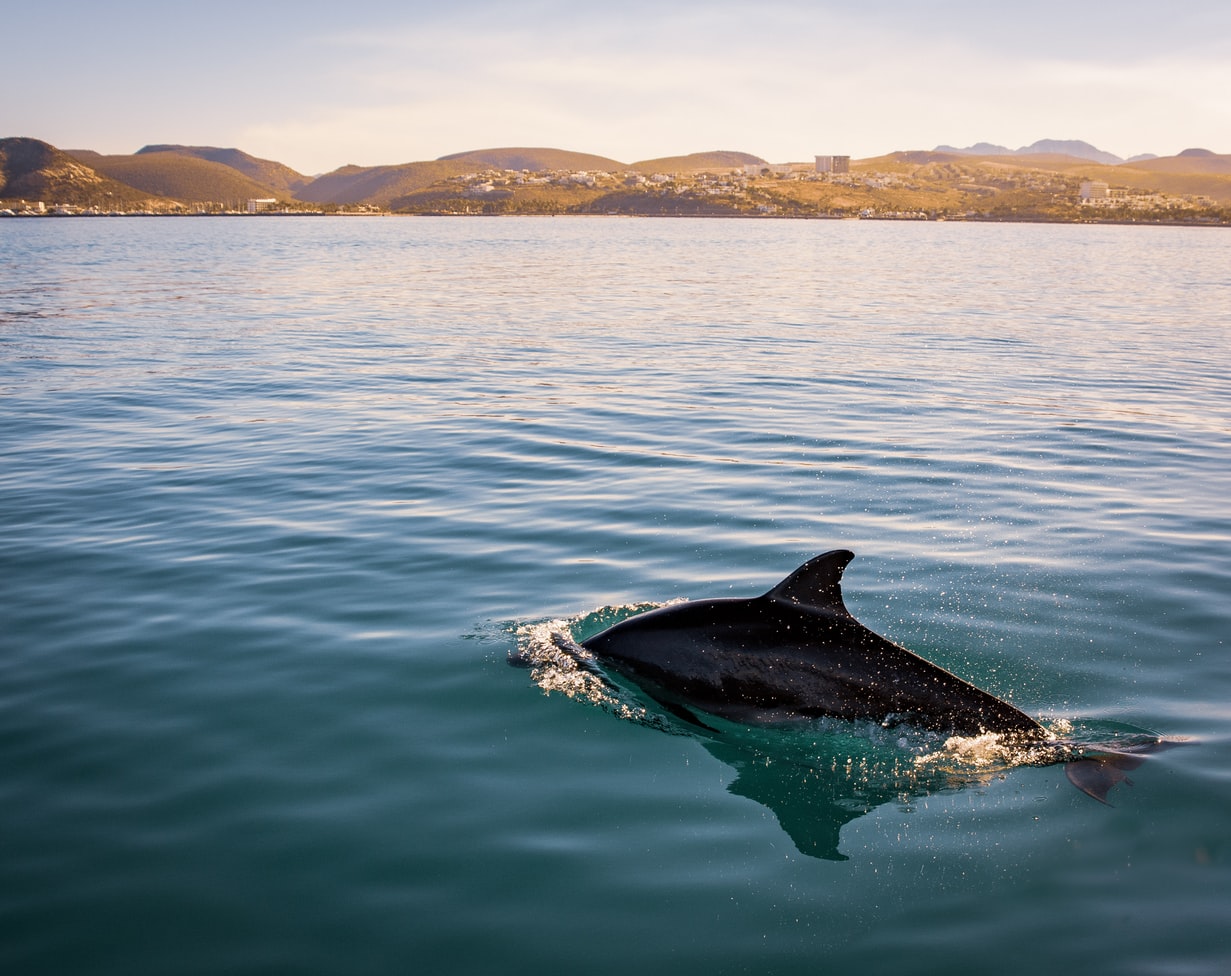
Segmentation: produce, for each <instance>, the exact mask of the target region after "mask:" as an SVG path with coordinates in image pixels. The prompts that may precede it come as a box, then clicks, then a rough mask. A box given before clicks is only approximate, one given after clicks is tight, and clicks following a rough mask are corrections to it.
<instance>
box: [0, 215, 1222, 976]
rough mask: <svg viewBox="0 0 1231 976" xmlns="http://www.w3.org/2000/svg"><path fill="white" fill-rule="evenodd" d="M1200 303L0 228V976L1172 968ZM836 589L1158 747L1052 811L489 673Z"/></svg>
mask: <svg viewBox="0 0 1231 976" xmlns="http://www.w3.org/2000/svg"><path fill="white" fill-rule="evenodd" d="M1229 308H1231V238H1229V237H1227V235H1226V234H1225V233H1220V232H1218V231H1210V230H1200V229H1176V228H1135V227H1085V226H1032V225H1004V226H1002V225H963V224H954V223H949V224H944V223H941V224H914V223H911V224H894V223H879V222H858V221H815V222H779V221H720V220H626V219H602V218H593V219H591V218H575V219H572V218H570V219H550V218H543V219H533V218H527V219H513V218H509V219H499V220H480V219H473V220H431V219H397V218H372V219H357V218H356V219H341V218H334V219H328V218H322V219H316V218H296V219H289V218H288V219H276V218H268V219H266V218H261V219H255V218H254V219H250V220H249V219H217V220H214V219H189V218H185V219H160V220H138V219H130V220H106V219H96V220H85V219H80V220H71V221H70V220H57V221H53V220H41V221H4V222H0V411H2V414H0V419H2V421H3V423H2V424H0V450H2V452H3V453H2V456H3V466H2V467H0V574H2V575H0V585H2V587H3V599H2V601H0V608H2V610H0V612H2V613H3V626H0V838H3V841H2V843H3V845H4V857H3V859H0V969H3V970H4V971H6V972H23V973H36V972H46V973H64V972H74V973H87V972H88V973H123V974H125V976H136V974H142V973H150V974H166V973H194V972H200V973H210V974H213V973H218V972H222V971H227V972H235V973H245V972H252V973H258V972H260V973H266V972H303V973H347V974H362V973H385V972H405V971H418V972H444V971H447V972H453V973H470V972H473V973H480V972H482V973H487V972H492V971H498V970H499V971H513V972H531V971H536V972H561V973H564V972H569V973H571V972H576V971H578V970H579V969H584V971H586V972H593V973H608V972H610V973H624V972H629V971H637V970H643V971H644V970H649V971H653V972H659V971H665V970H667V969H668V968H669V969H670V971H672V972H676V973H681V974H684V973H744V972H748V973H765V972H773V973H795V972H799V973H803V972H815V971H816V970H817V968H818V967H822V968H824V969H825V970H826V971H834V972H846V971H849V972H873V973H875V972H889V971H898V972H946V973H961V972H972V973H974V972H980V973H981V972H987V971H989V967H994V968H995V971H997V972H1002V973H1006V974H1012V973H1027V972H1030V973H1033V972H1037V971H1038V969H1039V968H1040V967H1049V966H1050V967H1057V966H1061V965H1063V966H1065V967H1080V969H1081V970H1083V971H1084V972H1086V973H1094V974H1097V973H1116V974H1132V973H1151V974H1153V973H1219V972H1226V971H1227V968H1228V967H1229V966H1231V937H1229V936H1228V935H1227V926H1226V919H1227V916H1228V910H1229V909H1231V887H1229V885H1228V882H1229V881H1231V849H1229V847H1228V840H1227V815H1226V811H1227V810H1228V809H1231V780H1229V778H1228V774H1227V770H1228V769H1229V768H1231V763H1229V762H1228V760H1229V759H1231V706H1228V702H1229V701H1231V667H1228V663H1227V656H1226V655H1227V646H1226V641H1227V637H1228V633H1229V631H1231V627H1229V624H1231V609H1229V608H1231V602H1229V601H1228V595H1229V594H1231V553H1229V547H1228V541H1229V538H1231V515H1229V514H1228V505H1227V493H1228V487H1231V480H1229V476H1231V470H1229V462H1228V458H1231V394H1229V393H1228V385H1227V382H1226V376H1227V372H1228V367H1229V366H1231V355H1229V353H1231V341H1229V339H1228V335H1229V331H1228V330H1229V328H1231V313H1228V311H1227V309H1229ZM839 546H841V547H847V548H851V549H853V550H854V551H855V552H856V553H857V558H856V560H855V562H853V563H852V564H851V566H850V568H849V569H848V570H847V573H846V576H845V581H844V589H845V595H846V602H847V605H848V606H849V607H850V608H851V610H852V611H853V612H854V613H855V614H856V616H858V617H859V618H860V619H861V620H862V621H863V622H865V623H866V624H867V625H868V626H870V627H872V628H873V629H875V630H877V631H878V632H880V633H882V634H885V635H886V636H888V637H890V638H892V639H894V640H896V641H898V642H900V643H903V644H905V645H906V646H908V647H910V648H911V649H913V650H915V651H916V652H918V653H921V654H923V655H925V656H926V657H928V658H929V659H931V660H934V661H936V662H937V663H939V664H942V665H943V666H945V667H948V668H950V669H951V670H954V671H956V672H957V673H959V674H960V675H961V676H962V677H964V678H967V679H968V680H971V681H973V682H975V683H976V684H978V685H980V686H981V687H984V688H987V689H988V690H989V691H992V692H994V693H996V694H998V695H1001V696H1003V697H1006V698H1008V699H1010V700H1011V701H1012V702H1013V703H1014V704H1016V705H1017V706H1018V707H1020V708H1022V709H1024V710H1025V711H1027V712H1029V713H1030V714H1032V715H1034V716H1036V717H1039V718H1041V719H1043V720H1044V721H1046V722H1049V723H1069V724H1070V725H1071V726H1072V728H1073V729H1075V730H1076V731H1077V732H1078V733H1079V734H1090V735H1095V734H1109V735H1114V734H1118V733H1119V732H1121V731H1122V730H1125V729H1144V730H1150V731H1155V732H1159V733H1162V734H1165V735H1168V736H1173V737H1188V738H1190V739H1192V740H1194V744H1193V745H1190V746H1188V747H1187V748H1183V749H1177V750H1173V751H1171V752H1167V753H1165V754H1163V755H1160V756H1158V757H1156V758H1154V759H1153V760H1151V761H1150V762H1148V763H1147V764H1145V765H1144V766H1142V767H1141V768H1140V769H1138V770H1136V771H1135V772H1134V773H1133V774H1132V779H1133V782H1134V785H1133V786H1127V785H1122V786H1121V787H1118V788H1117V790H1116V791H1115V793H1114V794H1113V796H1112V797H1111V799H1112V802H1113V803H1114V804H1115V806H1114V807H1107V806H1102V805H1100V804H1098V803H1096V802H1094V801H1093V800H1091V799H1089V798H1088V797H1086V796H1084V795H1082V794H1080V793H1079V792H1078V791H1076V790H1075V789H1073V788H1072V786H1070V785H1069V783H1068V782H1067V780H1066V779H1065V776H1064V773H1063V771H1062V769H1061V768H1060V767H1057V766H1022V767H1009V768H1000V767H997V768H994V769H992V770H990V771H989V770H982V771H980V770H971V769H962V768H948V769H941V770H927V771H926V772H924V773H922V774H921V773H920V772H919V771H918V770H917V769H916V768H915V764H914V757H915V755H916V754H917V751H918V750H917V749H916V746H918V745H919V743H917V742H915V741H913V740H910V741H904V742H899V736H898V735H896V734H893V735H883V734H881V733H878V731H877V730H876V729H875V728H859V727H850V726H841V725H840V724H838V725H832V724H829V725H827V724H823V723H822V724H819V725H818V726H816V727H814V728H808V729H803V730H794V731H791V732H787V733H784V732H773V731H770V732H766V731H763V730H760V731H758V730H740V729H725V730H723V735H722V736H719V737H714V736H706V735H697V734H692V733H691V732H690V731H689V730H688V729H681V728H680V727H679V726H678V723H677V724H673V723H671V722H670V721H656V720H651V721H645V720H639V718H640V719H644V718H645V717H646V716H645V715H642V716H636V715H633V716H629V715H627V714H622V713H621V712H620V710H619V709H618V708H610V707H603V703H601V702H600V703H597V704H596V703H594V702H592V701H589V700H587V699H585V698H584V697H583V698H574V697H570V696H569V695H568V694H564V693H551V694H544V692H543V690H542V689H541V688H540V687H539V686H538V685H536V684H535V683H534V682H533V681H532V680H531V676H530V674H529V673H528V672H527V671H526V670H523V669H517V668H511V667H509V666H508V664H507V659H508V655H509V654H510V652H515V651H516V650H517V649H518V647H519V641H521V642H523V643H524V641H525V640H526V639H527V637H526V635H527V634H528V633H530V632H532V631H533V629H534V628H536V627H542V626H543V625H546V624H549V623H550V622H552V621H557V622H562V625H563V626H565V627H575V628H577V629H578V631H580V630H583V629H584V628H585V627H586V626H589V625H590V624H593V623H594V622H595V621H601V620H603V619H608V618H609V616H610V614H611V613H616V612H618V611H615V610H611V609H608V608H619V607H623V606H625V605H629V604H637V605H640V604H649V603H662V602H665V601H667V600H671V599H676V598H681V597H691V598H702V597H708V596H725V595H754V594H756V593H760V592H763V591H764V590H766V589H768V588H769V586H770V585H772V584H773V583H775V582H777V581H778V580H779V579H781V578H782V577H783V576H785V575H786V574H787V573H788V572H790V571H791V570H792V569H794V568H795V567H796V566H797V565H798V564H800V563H802V562H803V561H804V560H805V559H806V558H808V557H810V556H812V555H814V554H816V553H818V552H821V551H824V550H826V549H830V548H835V547H839ZM604 612H606V613H607V614H608V617H603V616H602V614H603V613H604ZM596 614H598V616H595V615H596ZM519 634H520V636H519ZM647 714H648V715H649V717H650V718H651V719H655V718H661V716H655V714H654V712H653V709H652V706H651V707H650V711H649V712H648V713H647Z"/></svg>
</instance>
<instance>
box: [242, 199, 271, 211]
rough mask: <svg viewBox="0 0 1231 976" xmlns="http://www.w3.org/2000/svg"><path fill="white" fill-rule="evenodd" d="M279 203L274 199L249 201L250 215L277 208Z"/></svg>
mask: <svg viewBox="0 0 1231 976" xmlns="http://www.w3.org/2000/svg"><path fill="white" fill-rule="evenodd" d="M277 205H278V201H277V200H275V199H274V198H273V197H270V198H268V199H264V200H249V201H248V213H260V212H261V211H262V210H269V209H270V208H271V207H276V206H277Z"/></svg>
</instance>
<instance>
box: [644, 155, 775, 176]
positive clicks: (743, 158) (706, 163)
mask: <svg viewBox="0 0 1231 976" xmlns="http://www.w3.org/2000/svg"><path fill="white" fill-rule="evenodd" d="M763 165H765V160H763V159H762V158H761V157H760V156H753V155H752V154H751V153H745V152H732V151H728V150H715V151H714V152H701V153H690V154H689V155H687V156H663V157H661V158H659V159H644V160H642V161H641V162H639V163H633V164H632V166H630V167H628V168H629V169H631V170H635V171H636V172H638V173H697V172H704V171H706V170H709V171H716V172H724V171H727V170H733V169H743V167H745V166H763Z"/></svg>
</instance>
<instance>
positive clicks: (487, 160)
mask: <svg viewBox="0 0 1231 976" xmlns="http://www.w3.org/2000/svg"><path fill="white" fill-rule="evenodd" d="M454 161H456V162H462V163H468V164H470V166H471V167H472V168H473V167H484V166H487V167H491V168H492V169H512V170H523V169H524V170H529V171H530V172H532V173H542V172H548V171H551V170H572V171H574V172H580V171H583V170H584V171H587V172H588V171H590V170H597V171H599V172H605V173H614V172H620V171H622V170H626V169H628V165H627V164H626V163H621V162H618V161H617V160H614V159H608V158H607V157H606V156H592V155H590V154H589V153H579V152H570V151H569V150H567V149H474V150H471V151H469V152H462V153H453V154H452V155H449V156H441V157H440V160H439V162H454Z"/></svg>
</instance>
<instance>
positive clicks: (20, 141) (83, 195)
mask: <svg viewBox="0 0 1231 976" xmlns="http://www.w3.org/2000/svg"><path fill="white" fill-rule="evenodd" d="M96 155H97V154H96ZM0 199H6V200H29V201H36V200H41V201H46V202H47V203H56V204H61V203H63V204H71V205H73V206H77V207H101V208H107V209H109V208H110V207H112V206H114V205H116V204H140V205H142V206H145V205H148V204H151V203H155V202H157V201H151V200H150V194H149V193H145V192H143V191H141V190H137V189H134V188H133V187H131V186H127V185H125V184H123V183H120V182H118V181H116V180H114V179H109V178H108V177H106V176H105V175H100V174H99V173H98V172H97V171H96V170H95V169H94V168H93V167H91V166H90V165H88V164H87V163H84V162H82V161H80V160H77V159H74V158H73V157H72V156H70V155H69V154H68V153H65V152H61V151H60V150H59V149H57V148H56V147H55V146H52V145H49V144H48V143H46V142H41V141H40V140H38V139H26V138H10V139H0ZM161 202H162V203H167V202H168V201H161Z"/></svg>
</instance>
